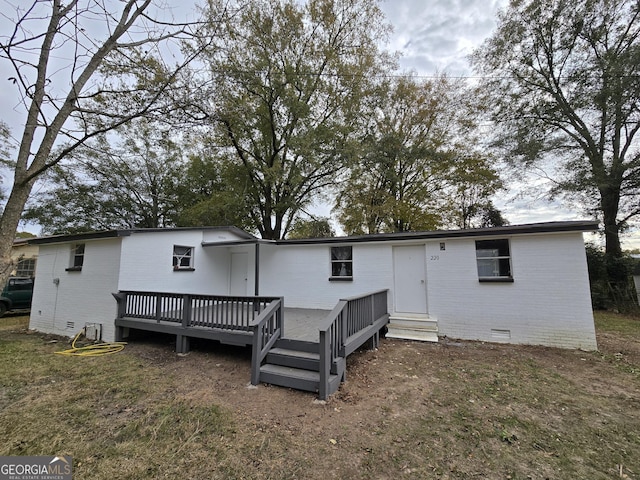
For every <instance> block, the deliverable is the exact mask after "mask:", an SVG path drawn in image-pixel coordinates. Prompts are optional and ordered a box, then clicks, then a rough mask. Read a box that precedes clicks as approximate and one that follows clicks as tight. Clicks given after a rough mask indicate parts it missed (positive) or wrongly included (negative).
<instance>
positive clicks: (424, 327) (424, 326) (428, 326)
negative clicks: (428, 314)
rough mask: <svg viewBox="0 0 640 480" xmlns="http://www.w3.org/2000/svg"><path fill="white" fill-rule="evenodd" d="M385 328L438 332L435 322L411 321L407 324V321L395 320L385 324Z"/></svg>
mask: <svg viewBox="0 0 640 480" xmlns="http://www.w3.org/2000/svg"><path fill="white" fill-rule="evenodd" d="M387 328H388V329H389V330H391V329H398V330H415V331H416V332H435V333H438V324H437V323H421V324H418V323H412V324H407V323H396V322H392V323H388V324H387Z"/></svg>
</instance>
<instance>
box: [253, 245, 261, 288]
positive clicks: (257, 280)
mask: <svg viewBox="0 0 640 480" xmlns="http://www.w3.org/2000/svg"><path fill="white" fill-rule="evenodd" d="M254 268H255V272H254V283H255V288H254V290H255V293H254V295H255V296H256V297H257V296H259V295H260V244H259V243H256V259H255V262H254Z"/></svg>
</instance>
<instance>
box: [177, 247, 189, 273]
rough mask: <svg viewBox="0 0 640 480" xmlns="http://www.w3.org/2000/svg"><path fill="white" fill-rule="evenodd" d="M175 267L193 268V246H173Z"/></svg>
mask: <svg viewBox="0 0 640 480" xmlns="http://www.w3.org/2000/svg"><path fill="white" fill-rule="evenodd" d="M173 269H174V270H193V247H184V246H180V245H174V246H173Z"/></svg>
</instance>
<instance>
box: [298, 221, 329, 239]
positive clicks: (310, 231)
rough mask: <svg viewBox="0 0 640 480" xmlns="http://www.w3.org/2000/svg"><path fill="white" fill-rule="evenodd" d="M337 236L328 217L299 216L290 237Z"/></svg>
mask: <svg viewBox="0 0 640 480" xmlns="http://www.w3.org/2000/svg"><path fill="white" fill-rule="evenodd" d="M333 236H335V231H334V230H333V227H331V223H330V222H329V219H328V218H327V217H320V218H315V217H312V218H297V219H296V220H295V222H293V227H292V228H291V231H290V232H289V235H288V236H287V237H288V238H328V237H333Z"/></svg>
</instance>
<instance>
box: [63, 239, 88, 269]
mask: <svg viewBox="0 0 640 480" xmlns="http://www.w3.org/2000/svg"><path fill="white" fill-rule="evenodd" d="M69 263H70V265H69V268H67V271H68V272H79V271H81V270H82V266H83V265H84V243H76V244H75V245H72V246H71V261H70V262H69Z"/></svg>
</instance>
